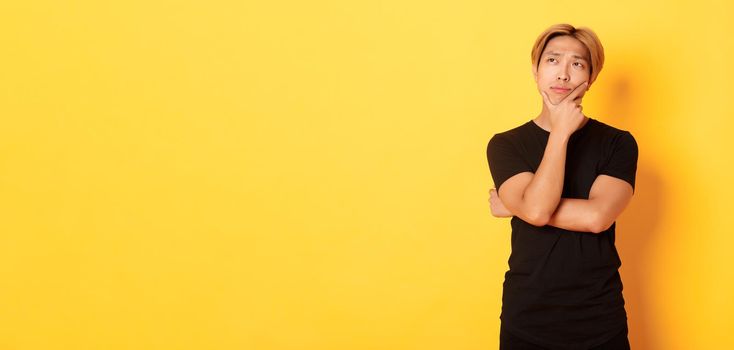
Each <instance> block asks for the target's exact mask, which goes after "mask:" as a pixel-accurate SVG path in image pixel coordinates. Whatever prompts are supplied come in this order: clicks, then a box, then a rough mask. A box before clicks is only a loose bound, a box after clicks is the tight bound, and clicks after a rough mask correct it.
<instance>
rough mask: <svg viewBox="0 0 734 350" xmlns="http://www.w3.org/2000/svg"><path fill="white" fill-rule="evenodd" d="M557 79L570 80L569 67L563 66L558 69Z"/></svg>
mask: <svg viewBox="0 0 734 350" xmlns="http://www.w3.org/2000/svg"><path fill="white" fill-rule="evenodd" d="M556 79H558V80H560V81H568V80H569V79H570V77H569V76H568V70H567V67H563V68H561V69H559V70H558V77H557V78H556Z"/></svg>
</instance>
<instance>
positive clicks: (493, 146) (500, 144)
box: [487, 134, 533, 190]
mask: <svg viewBox="0 0 734 350" xmlns="http://www.w3.org/2000/svg"><path fill="white" fill-rule="evenodd" d="M487 163H488V164H489V171H490V173H491V174H492V180H493V181H494V186H495V188H496V189H497V190H499V188H500V186H502V184H503V183H504V182H505V181H506V180H507V179H509V178H511V177H513V176H514V175H517V174H519V173H522V172H526V171H529V172H533V169H532V168H531V167H530V166H529V165H528V164H527V162H526V161H525V159H523V157H522V156H521V155H520V153H518V151H517V148H516V147H515V146H514V145H513V144H512V143H511V142H510V140H508V139H507V138H506V136H505V135H502V134H495V135H494V136H492V138H491V139H490V140H489V144H488V145H487Z"/></svg>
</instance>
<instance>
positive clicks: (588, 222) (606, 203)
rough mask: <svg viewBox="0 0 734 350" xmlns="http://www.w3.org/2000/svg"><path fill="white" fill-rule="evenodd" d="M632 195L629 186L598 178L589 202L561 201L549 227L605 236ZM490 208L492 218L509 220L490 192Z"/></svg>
mask: <svg viewBox="0 0 734 350" xmlns="http://www.w3.org/2000/svg"><path fill="white" fill-rule="evenodd" d="M632 194H633V190H632V185H630V184H629V183H628V182H626V181H624V180H621V179H619V178H616V177H612V176H608V175H599V176H597V178H596V180H594V183H593V184H592V186H591V190H590V191H589V199H577V198H561V201H560V203H559V205H558V207H557V208H556V211H555V212H554V213H553V215H551V218H550V221H549V222H548V225H550V226H555V227H558V228H562V229H566V230H571V231H580V232H592V233H601V232H604V231H605V230H607V229H608V228H609V227H611V226H612V224H613V223H614V221H615V220H617V217H618V216H619V215H620V214H621V213H622V211H624V209H625V208H626V207H627V204H629V202H630V200H631V199H632ZM493 197H494V198H493ZM490 204H491V207H492V214H493V215H494V216H497V217H507V216H512V213H511V212H510V211H509V210H507V209H506V208H505V207H504V206H503V205H502V203H501V201H500V200H499V197H496V195H495V194H493V193H492V190H490Z"/></svg>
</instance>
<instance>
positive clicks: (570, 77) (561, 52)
mask: <svg viewBox="0 0 734 350" xmlns="http://www.w3.org/2000/svg"><path fill="white" fill-rule="evenodd" d="M589 67H590V60H589V50H588V49H587V48H586V46H584V45H583V44H582V43H581V42H580V41H578V40H577V39H576V38H574V37H571V36H568V35H562V36H557V37H555V38H553V39H551V40H550V41H548V44H547V45H546V46H545V49H544V50H543V54H542V55H541V56H540V62H539V66H538V67H537V69H536V68H535V67H533V76H534V77H535V83H536V84H537V85H538V92H541V93H542V92H543V91H545V93H546V94H547V95H548V97H549V98H550V100H551V102H553V103H554V104H557V103H558V102H560V101H561V100H563V98H565V97H566V96H568V95H569V94H570V93H571V91H573V89H574V88H576V87H577V86H579V85H581V84H582V83H584V82H585V81H587V80H589V78H590V77H591V74H590V73H591V69H590V68H589ZM590 86H591V85H589V87H590ZM587 90H588V87H587ZM585 93H586V91H582V92H581V94H580V95H579V97H578V98H577V101H579V102H580V101H581V98H583V96H584V94H585Z"/></svg>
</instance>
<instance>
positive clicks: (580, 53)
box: [543, 35, 589, 59]
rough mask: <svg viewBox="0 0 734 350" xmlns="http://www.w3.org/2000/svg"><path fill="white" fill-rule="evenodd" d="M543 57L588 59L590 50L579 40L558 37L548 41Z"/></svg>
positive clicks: (566, 36)
mask: <svg viewBox="0 0 734 350" xmlns="http://www.w3.org/2000/svg"><path fill="white" fill-rule="evenodd" d="M543 55H553V56H564V55H569V56H572V57H578V58H583V59H586V58H588V57H589V50H588V49H587V48H586V46H584V44H582V43H581V42H580V41H578V39H576V38H573V37H570V36H568V35H563V36H557V37H555V38H553V39H551V40H549V41H548V43H547V44H546V45H545V49H544V50H543Z"/></svg>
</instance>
